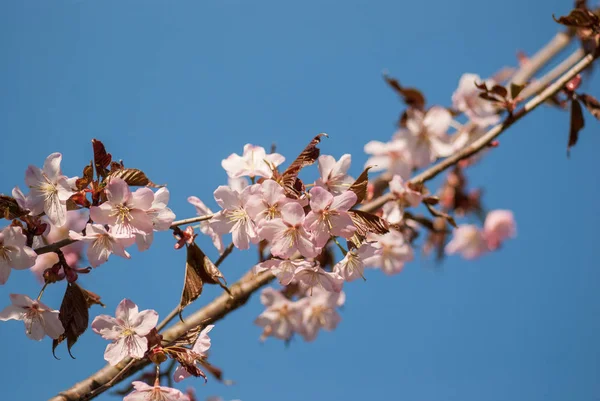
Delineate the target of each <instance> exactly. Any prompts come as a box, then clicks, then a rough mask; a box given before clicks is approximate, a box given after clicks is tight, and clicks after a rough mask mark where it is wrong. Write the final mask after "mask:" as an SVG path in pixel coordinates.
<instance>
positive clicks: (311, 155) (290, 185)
mask: <svg viewBox="0 0 600 401" xmlns="http://www.w3.org/2000/svg"><path fill="white" fill-rule="evenodd" d="M322 136H328V135H327V134H319V135H317V136H315V137H314V138H313V140H312V141H310V143H309V144H308V145H307V146H306V148H304V150H303V151H302V153H300V155H298V157H296V160H294V161H293V162H292V164H290V166H289V167H288V168H287V169H286V170H285V171H284V172H283V173H282V174H281V176H280V177H279V183H280V184H281V186H282V187H283V189H284V190H285V193H286V195H287V196H289V197H292V198H296V199H297V198H298V197H300V195H301V193H302V192H303V190H304V184H303V183H302V181H300V179H299V178H298V173H299V172H300V170H302V169H303V168H304V167H306V166H310V165H311V164H313V163H314V162H315V161H316V160H317V158H318V157H319V154H320V153H321V151H320V150H319V148H317V145H318V144H319V142H321V137H322Z"/></svg>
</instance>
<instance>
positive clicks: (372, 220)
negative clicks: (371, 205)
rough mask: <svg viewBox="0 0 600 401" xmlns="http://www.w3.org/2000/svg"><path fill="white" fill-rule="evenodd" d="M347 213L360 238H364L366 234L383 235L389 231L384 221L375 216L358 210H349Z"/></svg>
mask: <svg viewBox="0 0 600 401" xmlns="http://www.w3.org/2000/svg"><path fill="white" fill-rule="evenodd" d="M348 213H349V214H350V218H351V219H352V222H353V223H354V225H355V226H356V233H357V234H358V235H360V236H363V237H364V236H366V235H367V233H374V234H385V233H387V232H388V231H389V227H388V224H387V223H386V221H385V220H384V219H382V218H381V217H379V216H377V215H375V214H372V213H368V212H363V211H360V210H350V211H348Z"/></svg>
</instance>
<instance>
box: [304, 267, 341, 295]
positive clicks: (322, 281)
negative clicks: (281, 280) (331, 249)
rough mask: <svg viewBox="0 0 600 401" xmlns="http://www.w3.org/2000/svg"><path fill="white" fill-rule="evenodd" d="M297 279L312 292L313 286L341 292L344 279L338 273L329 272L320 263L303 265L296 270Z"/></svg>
mask: <svg viewBox="0 0 600 401" xmlns="http://www.w3.org/2000/svg"><path fill="white" fill-rule="evenodd" d="M295 279H296V281H298V282H299V283H301V284H303V285H304V286H305V287H306V288H307V289H308V291H309V293H311V294H312V290H313V288H319V287H320V288H322V289H323V290H325V291H329V292H340V291H342V286H343V285H344V279H343V278H342V276H340V275H339V274H338V273H335V272H327V271H325V270H323V268H322V267H321V266H319V265H318V264H314V265H312V266H303V267H300V268H298V269H297V270H296V274H295Z"/></svg>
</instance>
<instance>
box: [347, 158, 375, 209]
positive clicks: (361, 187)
mask: <svg viewBox="0 0 600 401" xmlns="http://www.w3.org/2000/svg"><path fill="white" fill-rule="evenodd" d="M371 168H372V166H368V167H367V168H365V169H364V170H363V172H362V173H360V175H359V176H358V178H357V179H356V181H354V183H353V184H352V185H350V188H348V190H349V191H352V192H354V193H355V194H356V203H361V202H362V201H363V200H365V198H366V196H367V186H368V185H369V170H370V169H371Z"/></svg>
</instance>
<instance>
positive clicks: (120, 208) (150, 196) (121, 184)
mask: <svg viewBox="0 0 600 401" xmlns="http://www.w3.org/2000/svg"><path fill="white" fill-rule="evenodd" d="M104 191H105V193H106V197H107V198H108V201H107V202H104V203H103V204H101V205H100V206H92V207H91V209H90V216H91V217H92V220H94V222H95V223H100V224H108V225H109V226H110V227H111V228H110V231H111V232H112V233H114V234H117V235H127V236H130V237H133V236H134V234H140V233H141V234H148V233H151V232H152V230H153V229H154V226H153V224H152V219H151V217H150V216H149V215H148V214H147V213H146V212H147V210H148V209H150V207H151V206H152V202H153V201H154V193H153V192H152V190H151V189H149V188H138V189H137V190H136V191H135V192H133V193H132V192H131V190H130V189H129V185H127V183H126V182H125V181H124V180H122V179H121V178H117V177H115V178H112V179H111V180H110V182H109V183H108V185H107V186H106V188H105V189H104Z"/></svg>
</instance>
